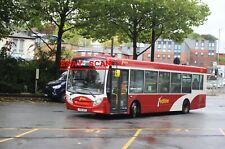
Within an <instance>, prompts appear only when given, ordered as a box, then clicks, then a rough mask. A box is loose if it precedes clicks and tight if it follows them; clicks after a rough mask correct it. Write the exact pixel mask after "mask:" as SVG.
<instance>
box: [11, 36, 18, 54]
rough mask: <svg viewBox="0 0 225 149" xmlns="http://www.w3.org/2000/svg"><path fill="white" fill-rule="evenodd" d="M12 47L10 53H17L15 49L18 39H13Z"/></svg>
mask: <svg viewBox="0 0 225 149" xmlns="http://www.w3.org/2000/svg"><path fill="white" fill-rule="evenodd" d="M12 42H13V46H12V51H13V52H15V53H17V52H18V51H17V47H18V39H13V41H12Z"/></svg>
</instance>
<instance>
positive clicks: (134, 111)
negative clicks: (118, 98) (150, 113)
mask: <svg viewBox="0 0 225 149" xmlns="http://www.w3.org/2000/svg"><path fill="white" fill-rule="evenodd" d="M139 113H140V107H139V105H138V103H137V102H133V103H132V105H131V108H130V116H131V117H132V118H135V117H137V116H138V114H139Z"/></svg>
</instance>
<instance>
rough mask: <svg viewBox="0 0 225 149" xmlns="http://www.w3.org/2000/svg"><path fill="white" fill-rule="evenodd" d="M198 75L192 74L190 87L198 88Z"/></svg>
mask: <svg viewBox="0 0 225 149" xmlns="http://www.w3.org/2000/svg"><path fill="white" fill-rule="evenodd" d="M199 82H200V80H199V75H192V89H193V90H199Z"/></svg>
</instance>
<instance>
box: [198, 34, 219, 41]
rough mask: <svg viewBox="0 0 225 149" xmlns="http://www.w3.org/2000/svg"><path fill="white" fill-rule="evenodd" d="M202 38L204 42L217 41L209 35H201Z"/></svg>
mask: <svg viewBox="0 0 225 149" xmlns="http://www.w3.org/2000/svg"><path fill="white" fill-rule="evenodd" d="M201 36H202V38H204V39H205V40H209V41H215V40H217V38H216V37H214V36H213V35H210V34H206V35H201Z"/></svg>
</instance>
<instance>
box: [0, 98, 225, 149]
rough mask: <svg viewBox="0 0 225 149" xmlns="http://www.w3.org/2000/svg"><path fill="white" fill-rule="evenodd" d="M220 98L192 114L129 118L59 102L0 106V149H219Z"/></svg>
mask: <svg viewBox="0 0 225 149" xmlns="http://www.w3.org/2000/svg"><path fill="white" fill-rule="evenodd" d="M224 97H225V96H224V94H220V95H218V96H207V106H206V108H203V109H197V110H193V111H191V112H190V114H180V113H179V112H172V113H156V114H146V115H142V116H140V117H138V118H135V119H131V118H129V117H128V116H126V115H107V116H98V115H96V114H91V113H79V112H74V111H69V110H67V109H66V108H65V105H64V104H62V103H54V102H47V103H45V102H32V103H30V102H26V103H24V102H1V103H0V149H46V148H54V149H62V148H64V149H85V148H93V149H101V148H104V149H114V148H123V149H127V148H131V149H132V148H134V149H136V148H137V149H142V148H143V149H145V148H151V149H190V148H191V149H200V148H204V149H223V148H224V146H225V125H224V124H225V117H224V115H225V102H224V99H225V98H224Z"/></svg>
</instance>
